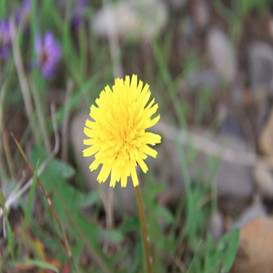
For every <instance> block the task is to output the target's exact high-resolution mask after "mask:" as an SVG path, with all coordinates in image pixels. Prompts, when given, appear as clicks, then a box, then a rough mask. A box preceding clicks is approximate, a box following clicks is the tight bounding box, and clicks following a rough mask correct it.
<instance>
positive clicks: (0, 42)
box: [0, 20, 11, 60]
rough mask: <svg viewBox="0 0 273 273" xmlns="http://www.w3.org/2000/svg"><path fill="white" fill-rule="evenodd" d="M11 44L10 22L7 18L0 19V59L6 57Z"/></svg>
mask: <svg viewBox="0 0 273 273" xmlns="http://www.w3.org/2000/svg"><path fill="white" fill-rule="evenodd" d="M10 44H11V35H10V24H9V21H8V20H0V59H3V60H4V59H6V58H7V56H8V53H9V49H10Z"/></svg>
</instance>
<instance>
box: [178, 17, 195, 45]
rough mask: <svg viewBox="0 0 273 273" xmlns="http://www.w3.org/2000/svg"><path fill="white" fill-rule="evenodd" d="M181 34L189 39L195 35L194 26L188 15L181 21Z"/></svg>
mask: <svg viewBox="0 0 273 273" xmlns="http://www.w3.org/2000/svg"><path fill="white" fill-rule="evenodd" d="M180 29H181V34H182V37H183V39H185V40H186V41H191V40H192V39H193V38H194V35H195V27H194V24H193V21H192V18H191V17H190V16H186V17H185V18H184V19H183V20H182V22H181V28H180Z"/></svg>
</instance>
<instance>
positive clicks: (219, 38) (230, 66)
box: [207, 28, 237, 84]
mask: <svg viewBox="0 0 273 273" xmlns="http://www.w3.org/2000/svg"><path fill="white" fill-rule="evenodd" d="M207 44H208V52H209V55H210V57H211V60H212V63H213V65H214V67H215V68H216V70H217V71H218V72H219V74H220V75H221V77H222V79H223V80H224V81H225V82H226V83H227V84H231V83H232V82H233V81H234V80H235V77H236V73H237V62H236V55H235V50H234V46H233V44H232V43H231V41H230V40H229V39H228V37H227V36H226V35H225V34H224V33H223V32H222V31H221V30H219V29H217V28H212V29H210V31H209V33H208V37H207Z"/></svg>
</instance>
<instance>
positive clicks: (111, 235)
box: [99, 229, 124, 244]
mask: <svg viewBox="0 0 273 273" xmlns="http://www.w3.org/2000/svg"><path fill="white" fill-rule="evenodd" d="M99 236H100V237H101V238H102V239H104V240H106V241H107V242H112V243H116V244H119V243H121V242H122V241H123V239H124V238H123V235H122V233H121V232H120V231H118V230H107V229H100V230H99Z"/></svg>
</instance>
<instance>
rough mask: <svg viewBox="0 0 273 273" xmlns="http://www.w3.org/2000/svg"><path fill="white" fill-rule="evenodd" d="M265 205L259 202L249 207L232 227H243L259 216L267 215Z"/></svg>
mask: <svg viewBox="0 0 273 273" xmlns="http://www.w3.org/2000/svg"><path fill="white" fill-rule="evenodd" d="M265 215H266V211H265V207H264V206H263V205H262V204H261V203H260V202H259V203H257V204H254V205H252V206H250V207H248V208H247V209H246V210H245V211H244V212H243V214H242V215H241V216H240V217H239V218H238V219H237V220H236V221H235V222H234V223H233V225H232V227H231V229H235V228H243V227H244V226H246V225H247V224H248V223H249V222H251V221H252V220H254V219H255V218H257V217H260V216H265Z"/></svg>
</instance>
